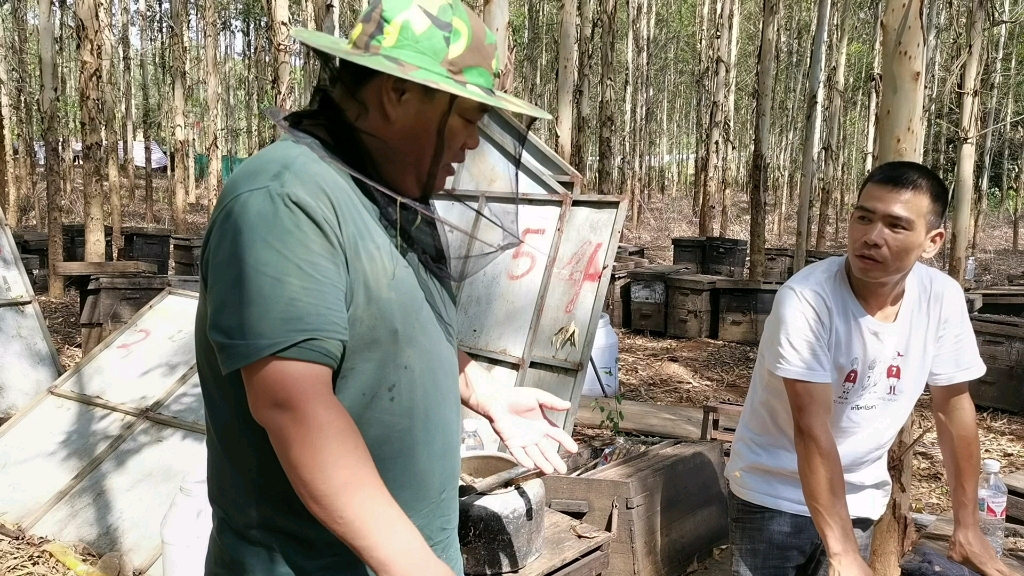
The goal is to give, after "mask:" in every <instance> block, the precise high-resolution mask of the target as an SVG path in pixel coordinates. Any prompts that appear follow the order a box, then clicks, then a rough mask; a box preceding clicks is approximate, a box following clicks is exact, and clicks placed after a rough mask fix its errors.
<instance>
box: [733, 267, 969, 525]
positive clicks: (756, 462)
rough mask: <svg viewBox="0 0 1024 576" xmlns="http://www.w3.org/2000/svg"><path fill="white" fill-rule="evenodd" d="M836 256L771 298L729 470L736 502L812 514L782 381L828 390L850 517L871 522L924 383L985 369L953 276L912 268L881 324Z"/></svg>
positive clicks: (881, 508)
mask: <svg viewBox="0 0 1024 576" xmlns="http://www.w3.org/2000/svg"><path fill="white" fill-rule="evenodd" d="M845 263H846V257H845V256H840V257H833V258H829V259H827V260H823V261H821V262H817V263H815V264H812V265H810V266H808V267H806V268H804V269H803V270H801V271H800V272H799V273H798V274H796V275H794V276H793V277H792V278H791V279H790V280H789V281H788V282H786V284H785V285H783V287H782V288H781V289H779V292H778V295H777V296H776V297H775V303H774V305H773V307H772V312H771V314H770V315H769V316H768V319H767V320H766V322H765V327H764V335H763V336H762V337H761V344H760V347H759V350H758V354H757V362H756V364H755V365H754V374H753V377H752V378H751V383H750V391H749V392H748V393H747V399H746V403H745V404H744V407H743V414H742V416H741V418H740V423H739V426H738V427H737V430H736V438H735V441H734V442H733V445H732V455H731V457H730V460H729V464H728V466H727V467H726V477H727V478H728V479H729V483H730V487H731V489H732V491H733V492H734V493H735V494H736V496H738V497H740V498H742V499H743V500H747V501H748V502H752V503H754V504H758V505H761V506H765V507H768V508H773V509H776V510H782V511H784V512H789V513H793V514H800V515H804V516H809V515H810V512H809V511H808V509H807V505H806V502H805V501H804V494H803V490H802V488H801V484H800V476H799V474H798V472H797V459H796V448H795V446H794V442H793V415H792V412H791V411H790V407H789V398H788V396H787V394H786V388H785V385H784V384H783V382H782V378H784V377H785V378H792V379H797V380H803V381H806V382H820V383H822V385H829V386H832V391H833V404H832V417H831V419H830V423H831V428H832V435H833V436H834V437H835V440H836V445H837V446H838V448H839V457H840V459H841V460H842V463H843V476H844V478H845V480H846V500H847V504H848V506H849V509H850V515H851V516H852V517H855V518H856V517H860V518H870V519H877V518H879V517H880V516H881V515H882V514H883V513H884V512H885V507H886V504H887V503H888V501H889V495H890V490H891V488H892V482H891V480H890V478H889V470H888V462H887V453H888V451H889V448H890V446H892V443H893V441H894V440H895V439H896V435H897V434H898V433H899V431H900V429H901V428H902V427H903V425H904V424H905V423H906V422H907V419H908V418H909V417H910V414H911V412H912V411H913V409H914V404H915V403H916V402H917V399H918V398H919V397H920V396H921V393H922V392H923V391H924V386H925V383H927V384H929V385H931V386H944V385H949V384H957V383H960V382H967V381H970V380H974V379H977V378H979V377H981V376H982V375H983V374H984V373H985V364H984V363H983V362H982V360H981V356H980V355H979V353H978V344H977V341H976V340H975V336H974V330H973V329H972V327H971V322H970V317H969V315H968V312H967V304H966V302H965V299H964V293H963V289H961V288H960V285H959V284H958V283H957V282H956V281H955V280H953V279H952V278H950V277H949V276H947V275H946V274H944V273H942V272H941V271H939V270H936V269H934V268H931V267H929V266H925V265H924V264H920V263H918V264H916V265H915V266H914V268H913V270H911V272H910V275H909V276H908V277H907V284H906V292H905V294H904V296H903V303H902V305H901V307H900V311H899V314H898V315H897V318H896V321H895V322H893V323H891V324H886V323H883V322H879V321H878V320H876V319H874V318H872V317H871V316H869V315H868V314H867V312H865V311H864V308H863V307H862V306H861V305H860V303H859V302H858V301H857V299H856V297H855V296H854V295H853V290H852V289H851V288H850V284H849V281H848V280H847V276H846V270H845Z"/></svg>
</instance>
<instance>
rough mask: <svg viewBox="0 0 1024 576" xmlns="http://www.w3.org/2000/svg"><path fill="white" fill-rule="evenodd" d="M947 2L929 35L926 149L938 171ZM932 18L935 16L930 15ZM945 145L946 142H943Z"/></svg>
mask: <svg viewBox="0 0 1024 576" xmlns="http://www.w3.org/2000/svg"><path fill="white" fill-rule="evenodd" d="M945 6H946V4H945V2H940V3H939V4H938V6H936V9H937V10H938V11H939V16H938V23H937V25H936V26H934V27H932V23H931V22H929V28H930V30H929V33H928V34H929V36H928V47H929V48H928V60H929V61H930V62H931V64H932V73H931V74H930V77H929V81H930V82H931V94H929V96H928V144H927V145H926V146H925V151H926V152H927V153H928V161H929V164H931V166H932V168H933V169H934V170H935V171H936V172H939V171H940V167H938V166H935V133H936V131H938V127H937V126H936V123H937V122H936V119H937V115H936V113H937V110H938V106H937V102H938V91H939V69H940V68H939V66H940V63H941V62H942V42H941V41H940V40H941V35H942V30H943V29H945V24H946V12H947V9H946V7H945ZM929 17H930V18H931V19H932V20H934V17H932V16H931V15H930V16H929ZM942 145H943V146H945V142H943V143H942Z"/></svg>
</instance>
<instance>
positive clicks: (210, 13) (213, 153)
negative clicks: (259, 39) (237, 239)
mask: <svg viewBox="0 0 1024 576" xmlns="http://www.w3.org/2000/svg"><path fill="white" fill-rule="evenodd" d="M203 20H204V21H205V37H204V38H203V41H204V42H203V44H204V48H205V51H206V133H207V134H208V138H207V148H206V154H207V156H209V158H210V169H209V171H208V172H207V177H206V190H207V192H206V198H207V210H208V211H209V213H210V214H213V208H214V206H215V205H216V204H217V198H218V197H219V196H220V162H221V150H220V122H221V121H220V64H219V63H218V62H217V54H218V52H219V50H218V45H219V43H220V24H221V22H220V13H219V11H218V10H217V1H216V0H203Z"/></svg>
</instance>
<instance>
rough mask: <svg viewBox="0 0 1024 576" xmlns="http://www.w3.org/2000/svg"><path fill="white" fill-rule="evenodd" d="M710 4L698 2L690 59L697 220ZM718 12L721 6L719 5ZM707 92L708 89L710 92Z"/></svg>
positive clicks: (704, 137)
mask: <svg viewBox="0 0 1024 576" xmlns="http://www.w3.org/2000/svg"><path fill="white" fill-rule="evenodd" d="M712 1H713V0H700V12H699V14H698V20H697V24H696V28H697V44H698V55H697V58H694V59H693V63H694V66H695V67H696V72H695V73H694V76H695V77H696V78H697V86H696V92H697V103H696V114H694V120H693V142H694V144H693V198H692V201H693V203H692V206H693V210H692V213H693V215H694V216H695V217H699V214H700V206H701V202H702V200H703V198H704V194H703V190H704V178H705V168H706V167H705V164H704V161H705V160H706V159H705V158H704V148H705V146H706V141H707V133H708V128H709V126H708V123H709V122H710V116H709V111H710V108H709V104H710V99H709V98H708V94H709V92H710V91H711V90H710V89H713V88H714V86H709V85H710V84H711V82H710V81H709V78H710V75H711V69H710V65H711V54H712V46H713V45H712V44H711V43H710V42H709V40H708V36H709V29H710V26H711V25H710V23H709V21H708V20H709V18H708V12H710V10H711V2H712ZM718 6H719V10H718V11H720V7H721V4H720V2H719V3H718ZM718 11H716V12H715V22H717V21H718V15H717V14H718ZM709 88H710V89H709Z"/></svg>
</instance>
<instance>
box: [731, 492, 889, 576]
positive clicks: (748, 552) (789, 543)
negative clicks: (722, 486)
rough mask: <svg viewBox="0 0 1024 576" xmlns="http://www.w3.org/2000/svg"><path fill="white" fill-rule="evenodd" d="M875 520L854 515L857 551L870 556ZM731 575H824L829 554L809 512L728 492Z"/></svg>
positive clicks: (825, 575) (864, 555) (867, 556)
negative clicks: (803, 513) (783, 509)
mask: <svg viewBox="0 0 1024 576" xmlns="http://www.w3.org/2000/svg"><path fill="white" fill-rule="evenodd" d="M873 528H874V521H872V520H869V519H866V518H854V519H853V533H854V535H855V536H856V537H857V544H859V545H860V555H861V556H862V557H863V558H864V560H865V561H867V560H868V559H869V558H870V557H871V534H872V530H873ZM729 540H730V546H731V548H732V574H733V576H827V575H828V556H827V555H826V554H825V547H824V545H823V544H822V541H821V537H820V536H818V530H817V528H815V527H814V522H813V521H812V520H811V518H810V516H800V515H798V514H790V513H788V512H781V511H779V510H774V509H772V508H765V507H764V506H758V505H757V504H752V503H750V502H747V501H746V500H741V499H740V498H738V497H736V495H735V494H733V493H732V492H731V491H730V492H729Z"/></svg>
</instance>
